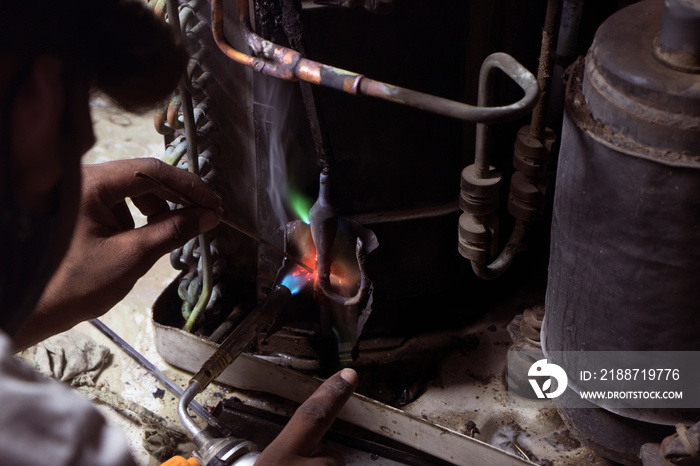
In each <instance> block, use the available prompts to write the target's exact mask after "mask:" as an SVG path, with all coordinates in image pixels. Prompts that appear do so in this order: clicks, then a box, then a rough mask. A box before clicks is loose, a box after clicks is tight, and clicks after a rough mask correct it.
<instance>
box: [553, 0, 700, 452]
mask: <svg viewBox="0 0 700 466" xmlns="http://www.w3.org/2000/svg"><path fill="white" fill-rule="evenodd" d="M662 10H663V2H662V1H646V2H641V3H637V4H634V5H632V6H630V7H628V8H626V9H623V10H621V11H619V12H618V13H616V14H615V15H613V16H611V17H610V18H609V19H608V20H607V21H606V22H605V23H604V24H603V26H601V28H600V29H599V30H598V33H597V34H596V38H595V41H594V44H593V46H592V47H591V49H590V51H589V54H588V56H587V57H586V60H585V64H584V62H583V61H582V60H579V61H578V62H577V63H576V64H575V66H574V67H573V68H572V69H571V72H570V78H569V83H568V89H567V99H566V113H565V118H564V122H563V129H562V138H561V140H562V143H561V149H560V158H559V165H558V171H557V180H556V186H557V190H556V193H555V200H554V213H553V220H552V235H551V254H550V262H549V276H548V283H547V294H546V315H545V319H544V324H543V328H542V341H543V350H544V352H545V355H547V352H548V351H570V352H574V351H674V350H676V351H697V350H698V349H700V339H698V332H697V329H698V324H699V323H700V316H699V315H698V302H700V286H698V285H699V284H700V283H699V280H700V243H698V241H697V239H698V228H700V209H698V202H699V200H700V198H699V197H698V186H699V183H700V105H698V102H700V99H699V97H700V76H699V75H695V74H689V73H683V72H680V71H677V70H674V69H671V68H669V67H667V66H666V65H665V64H663V63H662V62H661V61H659V60H657V59H656V58H655V57H654V56H653V53H652V47H653V46H652V42H653V40H654V37H655V34H656V32H657V31H658V28H659V25H660V18H661V14H662ZM557 363H558V364H560V363H561V364H562V365H563V366H564V367H567V362H566V361H561V362H560V361H557ZM561 412H562V413H563V415H564V416H565V417H566V418H567V419H568V421H569V422H570V424H571V425H572V426H573V430H574V432H575V433H576V435H577V437H578V438H579V439H581V440H582V441H585V442H586V443H587V444H588V445H590V446H592V447H593V449H594V450H596V451H598V452H600V453H601V454H603V455H604V456H606V457H608V458H611V459H613V460H615V461H619V462H622V463H625V464H633V463H635V462H638V461H639V458H638V454H639V449H640V448H641V446H642V444H644V443H647V442H651V443H658V442H660V441H661V440H662V439H663V435H659V431H660V430H663V428H664V426H673V425H675V424H677V423H691V424H692V423H694V422H695V421H697V419H698V416H700V410H698V409H694V410H690V409H685V410H681V409H634V410H631V409H630V410H619V411H616V414H612V413H610V412H608V411H605V410H602V409H590V410H589V409H569V410H566V409H563V410H561Z"/></svg>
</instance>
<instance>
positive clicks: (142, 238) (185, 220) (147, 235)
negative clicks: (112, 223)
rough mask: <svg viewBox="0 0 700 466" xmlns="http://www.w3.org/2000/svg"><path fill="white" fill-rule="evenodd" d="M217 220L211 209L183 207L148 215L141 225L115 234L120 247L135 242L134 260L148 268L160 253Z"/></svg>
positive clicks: (209, 228) (204, 230)
mask: <svg viewBox="0 0 700 466" xmlns="http://www.w3.org/2000/svg"><path fill="white" fill-rule="evenodd" d="M218 223H219V217H218V215H217V214H216V213H214V212H212V211H211V210H207V209H202V208H200V207H186V208H183V209H178V210H174V211H170V212H167V213H165V214H163V215H159V216H156V217H152V218H150V219H149V221H148V224H146V225H144V226H142V227H141V228H136V229H134V230H128V231H125V232H123V233H120V234H119V241H120V242H122V243H123V244H124V247H126V248H129V247H133V246H134V245H137V247H138V248H139V251H140V253H138V254H136V258H137V260H140V261H144V262H145V263H148V264H147V265H148V267H150V265H152V263H153V262H155V261H157V260H158V259H159V258H160V257H162V256H163V255H165V254H167V253H169V252H170V251H172V250H173V249H177V248H179V247H180V246H182V245H183V244H185V243H186V242H187V241H189V240H190V239H191V238H194V237H195V236H197V235H198V234H200V233H204V232H206V231H209V230H211V229H212V228H214V227H215V226H216V225H217V224H218Z"/></svg>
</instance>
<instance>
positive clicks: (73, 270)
mask: <svg viewBox="0 0 700 466" xmlns="http://www.w3.org/2000/svg"><path fill="white" fill-rule="evenodd" d="M137 171H140V172H143V173H146V174H147V175H150V176H152V177H153V178H155V179H157V180H159V181H161V182H162V183H163V184H164V185H166V186H169V187H171V188H172V189H173V190H174V191H176V192H180V193H184V194H185V195H186V196H187V197H188V198H189V199H191V200H192V201H193V202H194V203H196V204H198V205H201V206H203V208H201V207H187V208H183V209H179V210H174V211H171V210H170V209H169V208H168V205H167V202H166V199H167V200H171V201H175V202H177V201H178V199H172V196H169V195H168V193H166V192H163V191H162V190H160V189H158V188H157V187H156V186H154V185H153V184H152V183H150V182H149V181H148V180H146V179H143V178H140V177H136V176H134V173H135V172H137ZM126 198H130V199H131V200H132V202H133V203H134V205H136V207H138V209H139V210H140V211H141V212H142V213H143V214H144V215H145V216H146V217H148V224H147V225H145V226H143V227H141V228H134V221H133V219H132V217H131V213H130V212H129V208H128V206H127V204H126ZM220 209H221V199H220V198H219V197H218V196H217V195H216V194H214V192H213V191H211V190H210V189H209V188H208V187H207V186H206V185H205V184H204V183H203V182H202V181H201V180H200V179H199V178H198V177H197V176H195V175H192V174H190V173H188V172H186V171H184V170H182V169H179V168H174V167H171V166H169V165H167V164H165V163H163V162H160V161H159V160H157V159H131V160H121V161H116V162H109V163H105V164H99V165H86V166H84V167H83V182H82V198H81V203H80V211H79V214H78V220H77V223H76V226H75V231H74V233H73V238H72V241H71V244H70V247H69V249H68V252H67V253H66V255H65V257H64V259H63V262H62V263H61V265H60V267H59V269H58V270H57V272H56V273H55V275H54V276H53V278H52V279H51V281H50V283H49V285H48V286H47V288H46V290H45V291H44V293H43V295H42V297H41V300H40V302H39V304H38V306H37V309H36V310H35V311H34V313H33V314H32V317H31V319H30V321H29V322H28V323H27V325H26V326H25V328H24V329H23V330H22V331H21V332H20V333H19V334H18V335H17V337H16V338H15V345H16V349H21V348H23V347H26V346H29V345H31V344H33V343H35V342H37V341H40V340H42V339H44V338H46V337H48V336H50V335H53V334H55V333H58V332H61V331H63V330H67V329H69V328H71V327H72V326H73V325H75V324H76V323H78V322H81V321H83V320H86V319H90V318H93V317H98V316H100V315H102V314H104V313H105V312H107V311H108V310H109V309H110V308H111V307H112V306H113V305H115V304H116V303H117V302H119V301H120V300H121V299H122V298H123V297H124V296H126V294H127V293H128V292H129V291H130V290H131V288H132V287H133V286H134V284H135V283H136V280H138V279H139V278H140V277H141V276H142V275H143V274H145V273H146V272H147V271H148V270H149V269H150V268H151V266H152V265H153V264H154V263H155V262H156V261H157V260H158V259H159V258H160V257H162V256H163V255H164V254H167V253H168V252H169V251H171V250H173V249H176V248H178V247H180V246H182V245H183V244H185V243H186V242H187V241H188V240H189V239H190V238H192V237H194V236H196V235H197V234H200V233H203V232H205V231H207V230H210V229H212V228H214V227H215V226H216V225H217V223H218V222H219V217H218V212H220Z"/></svg>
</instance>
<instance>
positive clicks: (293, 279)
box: [280, 267, 314, 295]
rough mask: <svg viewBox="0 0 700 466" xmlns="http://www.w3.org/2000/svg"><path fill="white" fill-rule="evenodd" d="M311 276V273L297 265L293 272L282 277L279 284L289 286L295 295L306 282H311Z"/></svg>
mask: <svg viewBox="0 0 700 466" xmlns="http://www.w3.org/2000/svg"><path fill="white" fill-rule="evenodd" d="M313 278H314V277H313V275H312V274H310V273H306V272H305V271H303V270H301V268H300V267H297V268H296V269H295V271H294V272H293V273H289V274H287V276H285V277H284V278H283V279H282V282H281V283H280V285H283V286H286V287H287V288H289V291H290V292H291V293H292V295H295V294H297V293H299V292H300V291H301V290H302V289H303V288H304V286H306V284H307V283H310V282H312V281H313Z"/></svg>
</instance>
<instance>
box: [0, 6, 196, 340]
mask: <svg viewBox="0 0 700 466" xmlns="http://www.w3.org/2000/svg"><path fill="white" fill-rule="evenodd" d="M186 61H187V55H186V53H185V51H184V48H183V47H182V46H181V45H180V44H179V43H178V42H177V41H176V40H175V39H174V38H173V36H172V34H171V32H170V28H169V27H168V26H167V25H165V24H164V23H162V22H161V21H160V20H158V19H157V18H155V16H154V15H153V14H152V13H151V12H150V10H149V9H148V8H147V7H146V6H145V4H144V2H141V1H138V0H63V1H60V2H54V1H48V0H0V143H1V144H2V145H1V146H0V156H1V157H2V163H1V164H0V261H1V262H0V306H2V307H1V309H0V328H2V329H3V330H5V331H6V332H8V333H14V332H15V331H16V330H17V328H18V327H19V325H21V323H22V321H23V320H24V318H25V317H26V316H27V315H28V314H29V312H30V311H31V309H32V308H33V306H34V305H35V303H36V300H37V299H38V298H39V296H40V294H41V291H42V289H43V287H44V286H45V284H46V282H47V280H48V278H49V277H50V275H51V274H52V273H53V271H54V270H55V267H56V266H57V265H58V262H59V261H60V258H61V257H62V256H63V254H64V253H65V250H66V248H67V246H68V242H69V240H70V235H71V233H72V229H73V225H74V223H75V217H76V215H77V209H78V201H79V195H80V157H81V156H82V154H83V153H84V152H86V151H87V150H88V149H89V148H90V146H91V145H92V144H93V142H94V136H93V133H92V122H91V119H90V112H89V96H90V94H91V93H92V92H96V91H97V92H101V93H102V94H104V95H105V96H107V97H109V98H111V99H112V100H113V101H114V102H115V103H116V104H118V105H120V106H121V107H123V108H124V109H126V110H131V111H137V110H143V109H146V108H148V107H151V106H153V105H154V104H156V103H158V102H160V101H162V100H163V99H165V98H166V97H167V96H168V95H169V94H170V92H171V91H172V89H173V88H174V87H175V85H176V84H177V82H178V80H179V78H180V76H181V74H182V71H183V70H184V67H185V65H186Z"/></svg>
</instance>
